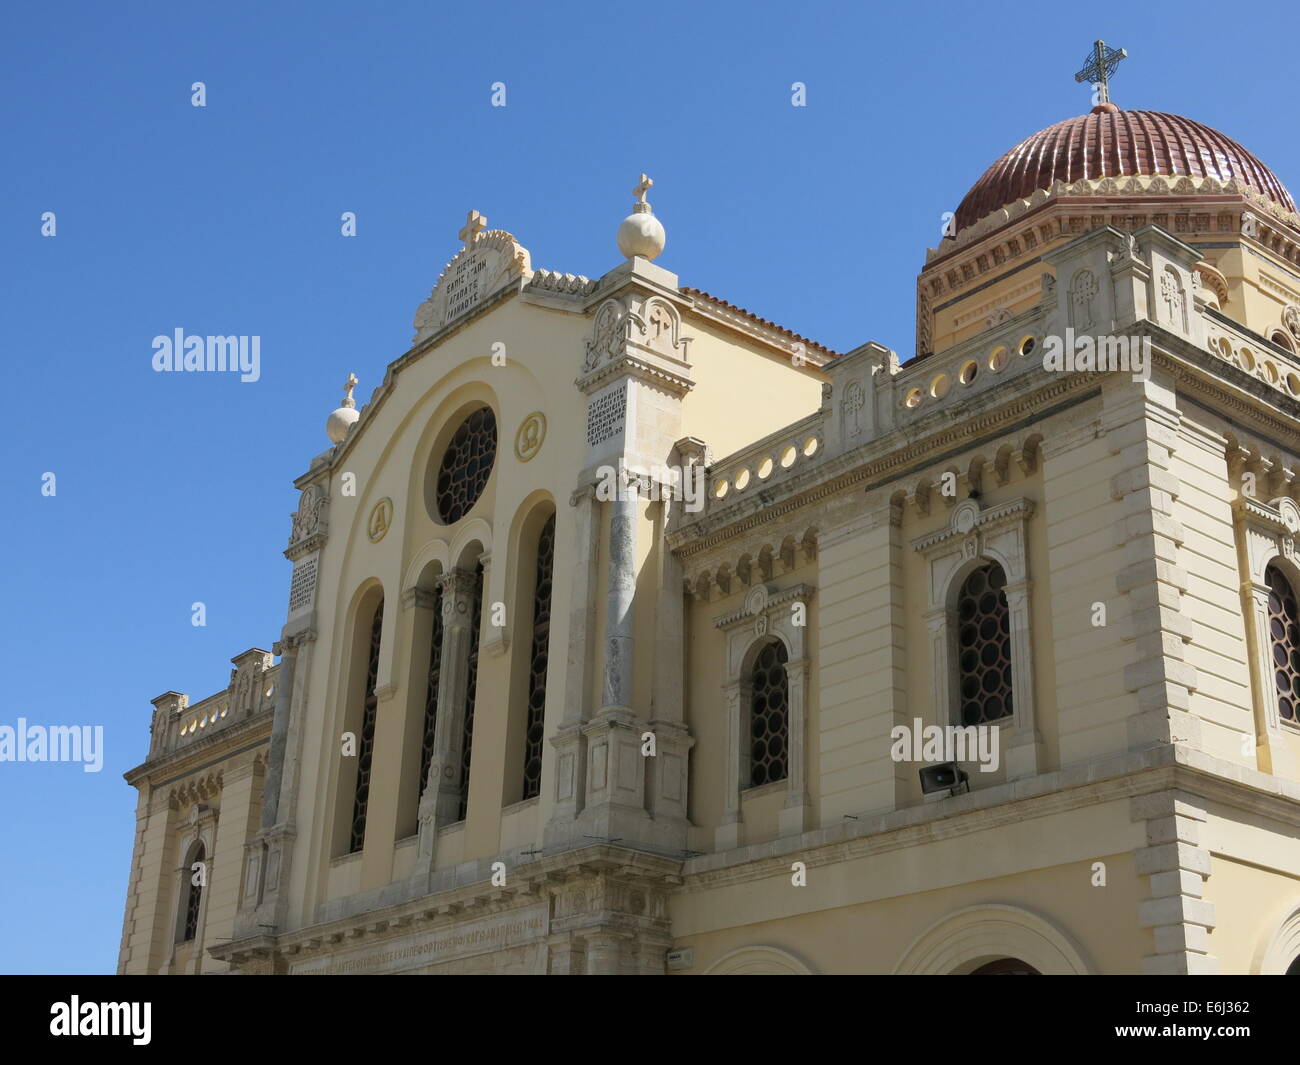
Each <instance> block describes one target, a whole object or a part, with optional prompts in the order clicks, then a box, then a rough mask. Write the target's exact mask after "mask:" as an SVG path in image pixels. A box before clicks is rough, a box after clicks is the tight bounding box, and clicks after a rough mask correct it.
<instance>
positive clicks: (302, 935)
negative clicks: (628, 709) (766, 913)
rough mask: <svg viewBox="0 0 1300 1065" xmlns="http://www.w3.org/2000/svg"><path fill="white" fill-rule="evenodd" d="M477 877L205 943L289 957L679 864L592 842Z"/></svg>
mask: <svg viewBox="0 0 1300 1065" xmlns="http://www.w3.org/2000/svg"><path fill="white" fill-rule="evenodd" d="M483 864H484V869H483V879H481V880H478V881H476V882H474V883H472V884H466V885H464V886H462V887H456V888H451V889H449V890H445V891H437V890H435V891H433V892H432V893H430V894H425V895H422V896H421V897H419V898H417V899H413V900H407V901H404V902H399V903H394V904H393V905H390V906H382V907H377V908H375V909H371V910H366V911H365V912H362V913H358V914H355V915H354V916H351V917H344V918H340V919H338V920H334V921H326V922H322V923H319V924H313V925H307V926H305V927H302V928H297V929H292V930H289V931H286V932H283V933H281V934H279V935H275V936H253V937H250V938H248V939H242V940H234V941H231V942H229V943H221V944H218V945H216V946H213V947H210V948H208V953H209V954H211V955H212V956H213V957H214V958H217V959H219V960H222V961H235V962H238V961H239V960H241V959H242V958H245V957H250V956H254V955H255V954H256V953H257V952H258V951H262V952H273V951H280V952H283V953H286V954H291V955H295V956H296V955H301V954H306V955H308V956H310V954H311V953H312V952H314V951H317V950H320V949H321V948H328V947H329V946H331V945H332V944H334V943H339V942H342V941H345V940H346V941H347V942H348V943H349V944H353V943H356V942H358V941H360V940H362V939H365V940H367V941H373V942H382V940H383V939H384V938H387V934H388V933H390V932H393V933H397V932H400V931H401V930H402V929H403V928H406V927H407V926H409V925H411V924H414V923H416V922H419V923H420V924H422V925H424V924H440V925H446V926H450V925H453V924H455V923H456V921H457V920H464V919H466V918H469V917H473V916H476V915H480V914H482V915H486V914H490V913H498V912H501V911H505V910H509V909H513V908H515V907H516V906H518V905H519V904H520V903H526V902H527V901H528V899H529V898H535V899H537V900H540V899H542V898H545V897H546V895H547V894H548V892H550V891H553V890H555V889H557V888H560V887H562V886H563V885H564V884H565V883H567V882H568V881H570V880H574V879H577V878H581V877H601V878H605V877H608V878H612V879H615V880H618V881H621V882H624V883H628V884H635V885H637V886H640V887H642V888H645V889H660V890H665V889H668V888H670V887H673V886H675V885H677V884H679V883H680V882H681V879H680V871H681V867H682V863H681V861H680V860H679V859H676V858H665V857H663V856H661V855H657V854H648V853H646V852H644V851H635V850H631V849H627V848H623V847H618V846H614V845H610V844H594V845H592V846H586V847H582V848H580V849H578V850H571V851H563V852H560V853H558V854H552V855H549V856H546V857H543V858H539V859H537V860H536V861H532V862H526V863H521V864H519V865H516V866H515V867H514V871H513V873H512V875H511V879H512V880H515V881H518V882H517V883H515V884H512V885H509V886H507V887H495V886H493V885H492V882H491V870H490V869H489V868H488V867H487V865H486V863H483Z"/></svg>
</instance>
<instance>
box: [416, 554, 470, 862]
mask: <svg viewBox="0 0 1300 1065" xmlns="http://www.w3.org/2000/svg"><path fill="white" fill-rule="evenodd" d="M438 581H439V583H440V584H441V586H442V669H441V673H440V675H439V678H438V720H437V723H436V724H435V726H434V737H433V744H434V749H433V756H432V758H431V759H430V760H429V779H428V783H427V784H426V785H425V789H424V794H423V795H422V796H421V797H420V856H421V858H424V859H427V860H428V862H429V868H430V869H432V862H433V859H434V851H435V847H434V842H435V840H436V837H437V831H438V829H439V828H443V827H445V826H447V825H450V824H454V823H455V822H456V821H458V820H459V819H460V803H461V795H462V791H463V787H464V781H463V780H462V767H461V758H462V752H463V750H464V733H465V693H466V689H467V685H468V682H469V649H470V638H471V632H470V626H471V625H472V623H473V617H474V595H475V591H476V585H477V581H476V580H475V575H474V573H473V571H472V570H461V569H453V570H449V571H448V572H447V573H444V574H442V575H441V576H440V577H439V578H438Z"/></svg>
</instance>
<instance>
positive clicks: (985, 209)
mask: <svg viewBox="0 0 1300 1065" xmlns="http://www.w3.org/2000/svg"><path fill="white" fill-rule="evenodd" d="M1136 174H1162V175H1166V176H1174V177H1181V176H1185V175H1186V176H1191V177H1198V178H1200V177H1213V178H1218V179H1219V180H1220V181H1227V180H1228V179H1229V178H1236V179H1238V180H1239V181H1243V182H1245V183H1246V184H1249V185H1251V186H1253V187H1254V188H1256V189H1258V190H1259V191H1260V192H1262V193H1263V194H1264V195H1265V196H1267V197H1268V198H1269V199H1271V200H1272V201H1273V202H1274V203H1276V204H1278V205H1279V206H1281V207H1284V208H1285V209H1286V210H1288V211H1292V212H1294V211H1295V209H1296V207H1295V202H1294V201H1293V200H1292V199H1291V194H1290V193H1289V192H1287V190H1286V186H1285V185H1283V184H1282V182H1281V181H1279V180H1278V179H1277V176H1276V175H1275V174H1274V173H1273V171H1271V170H1270V169H1269V168H1268V167H1266V166H1265V165H1264V164H1263V163H1261V162H1260V161H1259V160H1258V159H1257V158H1256V157H1255V156H1253V155H1251V153H1250V152H1248V151H1246V149H1245V148H1243V147H1242V146H1241V145H1240V144H1238V143H1237V142H1236V141H1234V140H1231V139H1229V138H1228V137H1225V136H1224V135H1223V134H1222V133H1220V132H1219V131H1218V130H1214V129H1210V127H1209V126H1203V125H1201V124H1200V123H1199V122H1193V121H1192V120H1191V119H1189V118H1181V117H1179V116H1178V115H1166V114H1162V113H1161V112H1159V111H1121V110H1119V108H1117V107H1115V106H1114V105H1113V104H1102V105H1101V106H1099V107H1095V108H1093V110H1092V112H1091V113H1090V114H1086V115H1079V116H1078V117H1077V118H1067V119H1066V120H1065V121H1064V122H1058V123H1057V124H1056V125H1054V126H1048V127H1047V129H1045V130H1042V131H1040V132H1038V133H1035V134H1034V135H1033V136H1032V137H1027V138H1026V139H1025V140H1023V141H1021V142H1020V143H1019V144H1017V145H1016V146H1015V147H1014V148H1012V149H1011V151H1009V152H1007V154H1006V155H1004V156H1003V157H1002V158H1001V159H999V160H998V161H997V162H996V163H994V164H993V165H992V166H991V167H989V168H988V170H986V171H985V172H984V176H983V177H982V178H980V179H979V181H977V182H975V184H974V185H973V186H972V187H971V190H970V192H968V193H966V198H965V199H964V200H962V201H961V206H959V207H958V208H957V220H956V221H957V229H958V230H959V231H960V230H962V229H964V228H965V227H966V226H969V225H973V224H974V223H976V222H978V221H979V220H980V219H981V218H983V217H984V216H985V215H988V214H991V213H992V212H994V211H996V210H997V209H998V208H1000V207H1006V206H1007V205H1008V204H1010V203H1013V202H1014V201H1016V200H1019V199H1023V198H1025V197H1027V196H1030V195H1032V194H1033V193H1034V192H1036V191H1037V190H1038V189H1048V188H1051V186H1052V184H1053V182H1055V181H1056V180H1057V179H1060V180H1061V181H1064V182H1066V183H1067V184H1070V183H1072V182H1075V181H1078V180H1079V179H1080V178H1103V177H1113V178H1118V177H1130V176H1133V175H1136Z"/></svg>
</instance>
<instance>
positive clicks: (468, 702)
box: [457, 562, 483, 821]
mask: <svg viewBox="0 0 1300 1065" xmlns="http://www.w3.org/2000/svg"><path fill="white" fill-rule="evenodd" d="M482 621H483V563H482V562H480V563H479V564H478V565H477V566H475V567H474V605H473V609H471V611H470V626H469V661H468V662H467V663H466V666H465V673H466V676H465V731H464V733H463V735H462V739H461V754H460V789H461V790H460V813H459V814H458V815H457V820H460V821H464V820H465V815H466V813H468V812H469V765H470V749H471V747H472V746H473V743H474V697H475V695H477V694H478V630H479V625H480V624H481V622H482Z"/></svg>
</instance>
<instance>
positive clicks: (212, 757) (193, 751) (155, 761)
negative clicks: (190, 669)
mask: <svg viewBox="0 0 1300 1065" xmlns="http://www.w3.org/2000/svg"><path fill="white" fill-rule="evenodd" d="M274 716H275V710H274V707H272V706H267V707H266V708H265V709H263V710H259V711H257V712H255V713H253V714H250V715H249V716H248V717H247V718H245V719H244V720H243V721H238V722H236V723H234V724H232V725H228V726H226V727H225V728H223V729H221V730H219V731H217V732H214V733H213V734H212V735H210V736H204V737H203V738H202V739H198V740H195V741H194V742H193V743H189V744H186V745H185V746H184V747H183V748H181V749H180V750H173V751H162V752H160V753H159V754H158V755H157V756H156V757H154V758H150V759H148V760H147V761H144V762H141V763H140V764H139V765H138V766H136V767H135V768H134V769H128V770H127V771H126V772H125V773H123V774H122V777H123V779H124V780H125V781H126V782H127V783H128V784H130V785H131V786H132V787H137V788H138V787H139V786H140V784H141V782H143V781H145V780H146V779H148V780H149V781H150V783H151V784H153V785H154V786H157V782H156V781H155V779H154V778H156V777H158V776H162V775H165V776H166V778H167V780H172V779H175V778H177V777H182V776H186V775H188V774H190V773H197V772H199V771H201V770H203V769H207V768H209V767H211V766H213V765H217V764H219V763H221V762H224V761H225V760H226V759H228V758H230V757H232V756H234V755H235V754H238V753H239V752H240V751H243V750H248V749H250V747H254V746H257V745H258V744H259V743H261V742H263V741H267V742H269V740H270V738H271V720H272V718H273V717H274ZM262 733H265V735H262ZM227 748H228V749H227ZM219 752H220V753H219Z"/></svg>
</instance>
